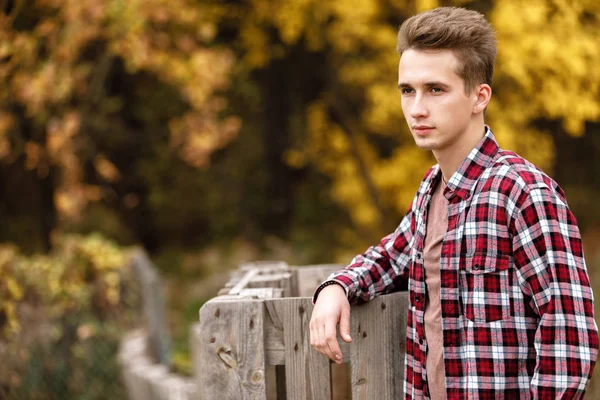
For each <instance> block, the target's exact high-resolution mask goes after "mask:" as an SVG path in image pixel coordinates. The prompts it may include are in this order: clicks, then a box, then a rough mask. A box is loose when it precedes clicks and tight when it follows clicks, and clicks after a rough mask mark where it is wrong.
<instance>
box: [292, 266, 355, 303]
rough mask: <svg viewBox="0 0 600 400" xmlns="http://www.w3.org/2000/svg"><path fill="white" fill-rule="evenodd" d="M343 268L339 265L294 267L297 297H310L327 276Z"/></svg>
mask: <svg viewBox="0 0 600 400" xmlns="http://www.w3.org/2000/svg"><path fill="white" fill-rule="evenodd" d="M342 268H344V266H343V265H341V264H322V265H308V266H305V267H295V268H294V269H295V270H296V273H297V278H296V279H297V282H298V288H297V290H298V291H297V296H300V297H311V296H312V295H313V293H314V291H315V289H316V288H317V287H318V286H319V285H320V284H321V283H323V281H324V280H325V279H327V277H328V276H329V275H331V274H332V273H333V272H335V271H339V270H340V269H342Z"/></svg>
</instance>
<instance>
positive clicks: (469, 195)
mask: <svg viewBox="0 0 600 400" xmlns="http://www.w3.org/2000/svg"><path fill="white" fill-rule="evenodd" d="M465 198H466V199H467V200H468V199H470V198H471V193H469V192H467V194H466V195H465Z"/></svg>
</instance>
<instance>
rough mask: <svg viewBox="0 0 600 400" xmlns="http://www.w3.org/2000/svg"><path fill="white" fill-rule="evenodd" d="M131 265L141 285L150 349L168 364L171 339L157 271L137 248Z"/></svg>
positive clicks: (162, 361) (159, 359)
mask: <svg viewBox="0 0 600 400" xmlns="http://www.w3.org/2000/svg"><path fill="white" fill-rule="evenodd" d="M131 266H132V268H133V271H134V272H135V275H136V278H137V280H138V282H139V283H140V286H141V289H142V290H141V292H142V302H143V310H144V317H145V319H146V325H147V327H148V335H149V340H150V344H149V346H150V349H151V350H152V353H153V355H154V357H156V358H157V360H158V361H160V362H161V363H162V364H164V365H170V362H171V355H170V346H171V339H170V337H169V331H168V329H167V323H166V317H165V302H164V295H163V286H162V281H161V279H160V276H159V275H158V272H157V270H156V268H155V267H154V265H153V264H152V262H151V261H150V259H149V258H148V256H147V255H146V253H145V252H144V251H143V250H141V249H138V250H136V251H135V253H134V254H133V256H132V258H131Z"/></svg>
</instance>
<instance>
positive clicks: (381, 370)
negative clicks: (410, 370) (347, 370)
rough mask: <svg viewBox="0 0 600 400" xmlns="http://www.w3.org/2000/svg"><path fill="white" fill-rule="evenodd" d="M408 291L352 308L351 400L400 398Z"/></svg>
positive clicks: (401, 395)
mask: <svg viewBox="0 0 600 400" xmlns="http://www.w3.org/2000/svg"><path fill="white" fill-rule="evenodd" d="M407 310H408V295H407V292H402V293H393V294H388V295H385V296H381V297H378V298H376V299H374V300H372V301H370V302H369V303H368V304H366V305H362V306H357V307H353V308H352V314H351V317H350V320H351V323H350V326H351V331H350V332H351V333H350V334H351V336H352V339H353V340H352V345H351V346H350V349H351V354H350V357H351V360H350V365H351V369H352V375H351V379H352V399H353V400H371V399H401V398H402V397H403V394H402V392H403V391H402V385H403V373H404V372H403V371H404V351H405V347H404V343H405V337H406V315H407Z"/></svg>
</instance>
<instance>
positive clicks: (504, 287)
mask: <svg viewBox="0 0 600 400" xmlns="http://www.w3.org/2000/svg"><path fill="white" fill-rule="evenodd" d="M509 267H510V257H509V256H507V255H504V254H494V255H488V254H475V255H473V256H471V257H467V258H466V260H465V267H464V269H462V268H461V270H460V292H461V294H460V296H461V303H462V310H463V315H464V316H465V318H467V319H469V320H470V321H473V322H474V323H477V324H484V323H489V322H494V321H500V320H504V319H508V318H510V292H509V275H508V274H509V272H510V270H509Z"/></svg>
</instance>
